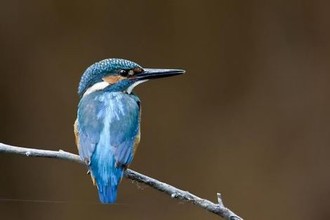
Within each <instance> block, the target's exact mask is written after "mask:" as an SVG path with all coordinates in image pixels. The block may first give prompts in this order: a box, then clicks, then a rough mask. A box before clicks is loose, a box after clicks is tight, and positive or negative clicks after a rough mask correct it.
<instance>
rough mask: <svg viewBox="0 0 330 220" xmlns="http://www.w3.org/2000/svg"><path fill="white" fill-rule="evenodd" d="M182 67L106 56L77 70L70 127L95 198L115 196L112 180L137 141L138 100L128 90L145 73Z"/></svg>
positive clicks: (118, 176)
mask: <svg viewBox="0 0 330 220" xmlns="http://www.w3.org/2000/svg"><path fill="white" fill-rule="evenodd" d="M184 72H185V71H184V70H182V69H154V68H143V67H141V66H140V65H139V64H137V63H135V62H132V61H129V60H125V59H117V58H110V59H105V60H101V61H99V62H97V63H94V64H93V65H91V66H89V67H88V68H87V69H86V70H85V72H84V73H83V75H82V77H81V79H80V83H79V86H78V95H79V97H80V101H79V104H78V111H77V119H76V121H75V123H74V133H75V137H76V145H77V148H78V151H79V155H80V158H81V159H82V160H83V161H84V162H85V163H86V165H87V168H88V173H89V174H90V176H91V178H92V182H93V184H94V185H96V187H97V190H98V195H99V199H100V201H101V203H114V202H115V201H116V198H117V189H118V185H119V183H120V181H121V179H122V178H123V175H124V172H125V170H126V169H127V167H128V166H129V165H130V163H131V162H132V160H133V157H134V154H135V151H136V149H137V146H138V144H139V142H140V122H141V104H140V99H139V98H138V97H137V96H136V95H134V94H133V92H132V90H133V89H134V88H135V87H136V86H137V85H139V84H141V83H144V82H147V81H148V80H150V79H158V78H164V77H170V76H175V75H180V74H183V73H184Z"/></svg>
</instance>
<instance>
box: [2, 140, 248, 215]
mask: <svg viewBox="0 0 330 220" xmlns="http://www.w3.org/2000/svg"><path fill="white" fill-rule="evenodd" d="M0 153H11V154H20V155H23V156H27V157H44V158H55V159H61V160H68V161H73V162H76V163H80V164H85V163H84V162H83V161H82V160H81V159H80V157H79V156H78V155H76V154H72V153H68V152H65V151H63V150H59V151H51V150H39V149H33V148H24V147H16V146H11V145H8V144H3V143H0ZM125 176H126V178H128V179H131V180H134V181H137V182H141V183H144V184H146V185H148V186H151V187H152V188H154V189H157V190H158V191H161V192H164V193H166V194H168V195H170V196H171V198H176V199H178V200H182V201H187V202H191V203H193V204H195V205H196V206H199V207H201V208H204V209H206V210H207V211H209V212H212V213H214V214H216V215H219V216H221V217H223V218H224V219H226V220H243V219H242V218H241V217H239V216H238V215H236V214H235V213H234V212H232V211H231V210H230V209H228V208H226V207H225V206H224V204H223V202H222V198H221V194H220V193H218V194H217V197H218V204H215V203H213V202H211V201H209V200H206V199H202V198H200V197H198V196H195V195H194V194H192V193H190V192H188V191H184V190H181V189H178V188H176V187H174V186H171V185H169V184H167V183H164V182H161V181H159V180H156V179H154V178H151V177H148V176H146V175H143V174H141V173H138V172H136V171H134V170H131V169H127V170H126V172H125Z"/></svg>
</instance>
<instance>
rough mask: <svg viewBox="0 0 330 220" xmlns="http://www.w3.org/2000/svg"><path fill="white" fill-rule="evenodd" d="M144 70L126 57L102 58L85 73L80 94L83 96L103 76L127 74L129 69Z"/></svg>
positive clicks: (81, 80)
mask: <svg viewBox="0 0 330 220" xmlns="http://www.w3.org/2000/svg"><path fill="white" fill-rule="evenodd" d="M133 69H136V70H140V69H141V70H142V67H141V66H140V65H138V64H137V63H134V62H132V61H129V60H125V59H118V58H111V59H105V60H101V61H99V62H97V63H94V64H93V65H91V66H89V67H88V68H87V69H86V70H85V72H84V73H83V75H82V77H81V79H80V83H79V87H78V94H79V96H82V95H83V94H84V93H85V92H86V90H87V89H88V88H89V87H91V86H92V85H94V84H95V83H98V82H101V81H102V78H104V77H105V76H108V75H116V74H119V75H120V74H121V75H122V74H123V73H124V74H125V72H127V71H128V70H133Z"/></svg>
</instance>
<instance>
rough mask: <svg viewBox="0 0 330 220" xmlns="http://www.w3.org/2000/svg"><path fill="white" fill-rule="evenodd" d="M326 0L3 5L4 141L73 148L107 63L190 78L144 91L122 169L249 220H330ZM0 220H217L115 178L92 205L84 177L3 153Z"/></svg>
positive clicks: (329, 24) (75, 168)
mask: <svg viewBox="0 0 330 220" xmlns="http://www.w3.org/2000/svg"><path fill="white" fill-rule="evenodd" d="M326 4H327V3H326V1H318V0H316V1H299V0H274V1H225V0H213V1H212V0H206V1H188V0H183V1H175V0H171V1H147V0H145V1H130V0H126V1H109V0H107V1H65V0H58V1H52V0H32V1H24V0H2V1H1V2H0V48H1V50H0V51H1V52H0V77H1V78H0V97H1V99H0V100H1V108H0V111H1V114H0V124H1V128H0V141H1V142H5V143H9V144H13V145H18V146H28V147H35V148H43V149H50V150H58V149H63V150H66V151H70V152H77V151H76V148H75V145H74V136H73V132H72V130H73V127H72V125H73V122H74V120H75V116H76V106H77V103H78V96H77V94H76V91H77V85H78V82H79V79H80V76H81V74H82V72H83V71H84V70H85V69H86V68H87V67H88V66H89V65H91V64H92V63H94V62H96V61H98V60H101V59H104V58H110V57H121V58H127V59H131V60H134V61H136V62H138V63H140V64H141V65H142V66H145V67H164V68H165V67H169V68H184V69H186V70H187V74H185V75H183V76H180V77H174V78H167V79H163V80H158V81H153V82H149V83H147V84H144V85H142V86H140V87H138V88H137V89H136V90H135V92H136V93H137V94H138V95H139V97H140V98H141V100H142V105H143V114H142V118H143V119H142V120H143V123H142V141H141V144H140V147H139V151H138V153H137V155H136V157H135V160H134V162H133V164H132V165H131V168H132V169H134V170H137V171H139V172H142V173H144V174H147V175H150V176H152V177H154V178H157V179H160V180H162V181H165V182H167V183H170V184H172V185H175V186H177V187H180V188H183V189H185V190H188V191H190V192H193V193H195V194H197V195H198V196H201V197H204V198H207V199H210V200H212V201H216V193H217V192H221V193H222V194H223V197H224V202H225V204H226V205H227V206H228V207H230V208H231V209H232V210H234V211H236V212H237V213H238V214H239V215H241V216H242V217H244V218H245V219H268V220H275V219H299V220H302V219H318V220H322V219H324V220H325V219H330V209H329V204H330V172H329V169H330V148H329V144H330V135H329V132H330V127H329V123H330V118H329V110H330V105H329V97H330V95H329V93H330V86H329V85H330V75H329V71H330V63H329V58H330V13H329V9H330V8H329V7H328V5H326ZM0 173H1V178H0V218H1V219H24V220H25V219H81V220H84V219H99V220H102V219H219V218H218V217H217V216H215V215H213V214H211V213H208V212H206V211H204V210H202V209H200V208H197V207H195V206H193V205H191V204H187V203H182V202H179V201H177V200H173V199H171V198H169V197H168V196H167V195H165V194H163V193H160V192H158V191H155V190H153V189H151V188H149V187H145V186H143V185H141V184H136V183H132V182H131V181H129V180H127V179H124V180H123V182H122V184H121V186H120V189H119V198H118V203H117V204H116V205H112V206H104V205H100V204H99V202H98V198H97V193H96V189H95V188H94V187H93V186H92V183H91V181H90V179H89V177H88V176H87V175H86V169H85V168H84V167H83V166H80V165H78V164H75V163H71V162H66V161H58V160H51V159H40V158H26V157H21V156H17V155H9V154H1V155H0Z"/></svg>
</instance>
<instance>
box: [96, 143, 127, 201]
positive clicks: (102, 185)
mask: <svg viewBox="0 0 330 220" xmlns="http://www.w3.org/2000/svg"><path fill="white" fill-rule="evenodd" d="M98 148H99V147H97V148H96V151H95V153H94V155H93V156H92V161H91V164H90V171H91V174H92V175H93V177H94V179H95V182H96V185H97V189H98V193H99V198H100V201H101V202H102V203H114V202H115V201H116V198H117V188H118V185H119V183H120V181H121V179H122V177H123V174H124V169H123V167H120V166H119V167H116V165H115V159H114V156H113V155H112V154H111V153H110V152H109V151H108V150H106V148H101V149H100V148H99V149H98Z"/></svg>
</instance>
